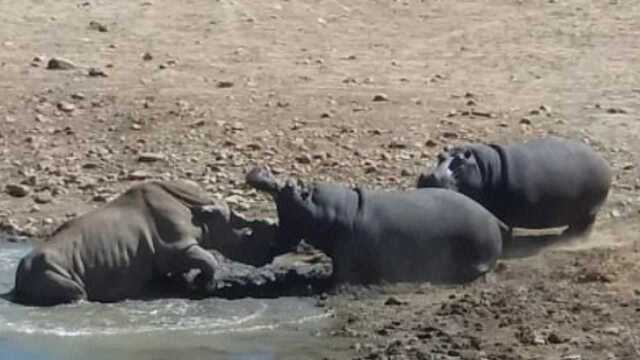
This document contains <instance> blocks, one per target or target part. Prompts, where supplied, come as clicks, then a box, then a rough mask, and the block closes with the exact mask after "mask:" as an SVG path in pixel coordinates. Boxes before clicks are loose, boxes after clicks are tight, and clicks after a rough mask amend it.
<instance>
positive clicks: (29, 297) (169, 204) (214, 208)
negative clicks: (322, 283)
mask: <svg viewBox="0 0 640 360" xmlns="http://www.w3.org/2000/svg"><path fill="white" fill-rule="evenodd" d="M247 227H248V228H247ZM250 228H251V223H249V222H243V219H241V218H239V217H237V216H234V214H233V213H232V212H231V211H230V210H229V209H228V207H227V206H226V204H224V203H214V201H212V200H211V199H210V198H208V197H207V196H206V193H204V192H203V191H202V190H201V189H200V188H199V187H198V186H197V185H195V184H193V183H191V182H187V181H158V182H147V183H143V184H140V185H137V186H134V187H132V188H130V189H129V190H128V191H126V192H125V193H124V194H122V195H120V196H119V197H118V198H116V199H115V200H113V201H111V202H109V203H107V204H105V205H104V206H102V207H100V208H98V209H95V210H93V211H90V212H88V213H86V214H84V215H82V216H80V217H78V218H76V219H73V220H71V221H69V222H67V223H65V224H63V225H62V226H61V227H60V228H58V229H57V230H56V231H55V232H54V233H53V234H52V235H51V237H50V238H49V239H48V240H47V241H45V242H42V243H40V244H39V245H37V246H36V247H35V248H34V249H33V250H32V251H31V252H30V253H29V254H27V255H26V256H25V257H24V258H22V260H21V261H20V262H19V264H18V268H17V271H16V275H15V286H14V288H13V290H12V292H11V295H12V300H13V301H15V302H18V303H22V304H27V305H39V306H49V305H56V304H61V303H68V302H73V301H77V300H88V301H100V302H113V301H119V300H123V299H127V298H139V297H141V298H143V297H145V296H146V295H147V294H148V293H147V291H148V290H149V288H150V287H151V284H152V283H153V282H154V280H157V279H163V278H164V277H169V276H171V275H173V276H174V277H175V276H176V275H181V274H186V273H189V272H192V271H191V270H194V269H195V270H199V271H200V273H199V274H198V276H197V279H196V280H197V281H196V283H197V284H202V285H206V284H210V283H211V282H212V280H213V279H214V273H215V269H216V267H217V265H218V261H217V260H216V258H215V256H213V255H212V253H211V252H209V251H206V250H205V247H206V248H212V249H218V250H220V252H222V253H224V254H225V255H227V256H229V257H231V258H232V259H233V260H240V261H242V260H246V261H247V263H252V262H253V263H259V262H260V261H257V258H256V257H255V256H253V255H252V254H248V255H247V254H243V253H242V252H241V251H232V250H234V249H237V248H241V247H244V246H246V245H247V244H248V243H249V242H250V241H245V238H246V237H247V236H251V234H250V233H251V229H250ZM256 252H267V250H259V251H258V250H257V251H256ZM251 260H253V261H251ZM269 260H270V259H266V260H265V261H264V262H267V261H269ZM258 265H259V264H258Z"/></svg>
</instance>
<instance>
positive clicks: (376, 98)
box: [372, 93, 389, 102]
mask: <svg viewBox="0 0 640 360" xmlns="http://www.w3.org/2000/svg"><path fill="white" fill-rule="evenodd" d="M372 100H373V101H377V102H379V101H389V96H387V94H384V93H379V94H375V95H373V99H372Z"/></svg>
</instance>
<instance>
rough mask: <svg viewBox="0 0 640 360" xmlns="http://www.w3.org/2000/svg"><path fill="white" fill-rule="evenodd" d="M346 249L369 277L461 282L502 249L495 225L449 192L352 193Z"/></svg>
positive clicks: (488, 264)
mask: <svg viewBox="0 0 640 360" xmlns="http://www.w3.org/2000/svg"><path fill="white" fill-rule="evenodd" d="M358 192H359V193H360V197H361V201H360V203H361V205H360V207H359V209H358V215H357V218H356V221H355V223H354V224H355V225H354V230H353V236H352V242H351V244H350V245H351V246H350V247H351V249H350V251H352V252H353V253H354V254H356V258H358V261H355V262H354V265H357V263H362V264H371V265H370V266H369V269H370V271H372V272H378V274H373V276H374V277H380V278H383V279H385V280H389V281H414V280H415V281H421V280H427V281H434V282H464V281H469V280H472V279H473V278H475V277H477V276H478V275H479V274H481V273H483V272H486V271H488V270H489V269H490V268H491V267H492V266H493V264H494V263H495V261H496V259H497V257H498V256H499V255H500V252H501V250H502V236H503V235H502V229H501V226H500V222H499V221H498V220H497V219H496V218H495V217H494V216H493V215H492V214H491V213H490V212H489V211H488V210H486V209H485V208H484V207H482V206H481V205H480V204H478V203H476V202H475V201H473V200H471V199H470V198H468V197H466V196H464V195H462V194H459V193H456V192H454V191H450V190H444V189H435V188H426V189H415V190H411V191H403V192H400V191H397V192H376V191H365V190H358Z"/></svg>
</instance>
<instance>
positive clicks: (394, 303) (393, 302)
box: [384, 296, 408, 306]
mask: <svg viewBox="0 0 640 360" xmlns="http://www.w3.org/2000/svg"><path fill="white" fill-rule="evenodd" d="M384 304H385V305H387V306H398V305H407V304H408V302H407V301H403V300H400V299H398V298H397V297H395V296H390V297H389V298H388V299H387V300H386V301H385V302H384Z"/></svg>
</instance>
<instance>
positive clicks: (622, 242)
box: [0, 0, 640, 360]
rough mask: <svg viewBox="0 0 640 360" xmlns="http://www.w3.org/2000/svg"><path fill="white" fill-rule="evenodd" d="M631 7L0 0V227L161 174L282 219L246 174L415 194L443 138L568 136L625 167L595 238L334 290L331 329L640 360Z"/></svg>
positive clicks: (318, 0) (69, 211) (414, 349)
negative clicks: (456, 279) (439, 276)
mask: <svg viewBox="0 0 640 360" xmlns="http://www.w3.org/2000/svg"><path fill="white" fill-rule="evenodd" d="M638 14H640V3H638V2H635V1H623V0H606V1H605V0H595V1H588V0H545V1H542V0H530V1H521V0H484V1H483V0H460V1H438V0H423V1H418V0H406V1H391V0H351V1H348V2H347V1H345V0H341V1H339V0H277V1H254V0H218V1H212V0H185V1H161V0H153V1H143V0H136V1H124V0H110V1H105V0H95V1H57V2H51V1H44V0H28V1H14V2H7V1H5V2H0V91H1V93H2V97H0V154H1V156H0V184H1V185H2V189H1V190H2V193H1V194H0V229H2V230H4V231H12V232H16V233H20V234H25V235H30V236H34V237H38V238H42V237H43V236H46V234H47V233H48V232H50V231H51V230H52V229H53V228H54V227H56V226H58V225H59V224H60V223H62V222H63V221H65V220H66V219H67V218H69V217H73V216H76V215H77V214H81V213H83V212H85V211H87V210H89V209H91V208H93V207H96V206H99V205H100V204H102V203H104V201H107V200H109V199H110V198H111V197H113V196H114V195H117V194H118V193H120V192H121V191H123V190H124V189H126V188H127V187H129V186H131V184H133V183H134V182H136V181H140V180H143V179H157V178H190V179H192V180H195V181H197V182H198V183H200V184H201V185H203V186H204V187H205V188H206V189H207V190H208V191H209V192H210V193H211V194H212V196H216V197H219V198H223V199H226V200H227V201H228V202H229V203H230V204H231V206H232V207H234V208H235V209H236V210H239V211H242V212H245V213H248V214H250V215H265V214H268V215H270V216H274V214H273V212H272V209H271V205H270V204H269V201H268V199H267V198H266V197H263V196H261V195H258V194H256V193H255V191H252V190H249V189H248V188H246V187H245V186H244V184H243V176H244V173H245V172H246V171H247V169H248V168H249V167H250V166H251V165H254V164H267V165H270V166H271V167H272V168H273V169H274V170H275V171H276V172H278V173H282V174H285V175H289V176H296V177H301V178H303V179H308V180H311V179H313V180H332V181H340V182H348V183H357V184H362V185H365V186H367V187H371V188H374V187H375V188H388V189H395V188H409V187H412V186H413V185H414V183H415V179H416V176H417V174H418V172H419V171H420V169H422V168H423V167H424V166H425V164H429V163H431V162H432V161H433V160H434V158H435V155H436V154H437V153H438V151H440V150H441V149H442V147H443V146H445V145H453V144H458V143H462V142H468V141H484V142H499V143H509V142H516V141H520V140H524V139H530V138H534V137H536V136H541V135H545V134H555V135H558V136H562V137H566V138H573V139H579V140H581V141H585V142H588V143H589V144H591V145H592V146H593V147H594V148H595V149H596V150H597V151H598V152H599V153H601V154H602V155H603V156H604V157H605V158H606V159H607V160H608V161H609V163H610V165H611V167H612V169H613V171H614V173H615V179H614V184H613V187H612V192H611V194H610V197H609V200H608V202H607V204H606V207H605V208H604V209H603V210H602V213H601V216H600V217H599V220H598V223H597V226H596V229H595V232H594V233H593V234H592V236H591V238H590V240H589V241H581V242H579V243H577V244H574V245H572V246H570V247H564V248H555V249H545V250H543V251H542V252H541V253H539V254H537V255H535V256H532V257H528V258H525V259H505V260H504V261H503V262H501V265H500V267H499V270H500V271H498V273H497V274H496V275H495V277H494V279H492V280H491V281H486V282H478V283H475V284H473V285H470V286H466V287H459V288H434V287H429V286H426V285H424V286H404V287H403V286H394V287H389V288H385V289H383V290H381V291H375V294H372V293H369V292H367V291H365V290H362V292H361V293H358V292H352V293H350V294H345V295H342V296H338V297H336V298H335V299H332V300H331V301H330V302H332V303H333V305H334V306H335V307H336V311H337V312H338V314H339V318H340V319H342V321H343V324H341V325H340V328H339V329H337V330H336V331H335V332H334V335H335V336H338V337H353V346H352V348H351V349H350V352H351V356H352V357H354V358H367V359H384V358H390V359H404V358H410V359H440V358H452V359H457V358H464V359H483V358H487V359H563V360H577V359H637V358H640V327H639V326H638V321H639V320H638V319H640V275H638V273H639V272H638V270H639V267H640V265H639V264H640V261H639V260H640V252H639V250H640V235H639V234H640V232H639V230H640V193H639V191H638V190H640V155H639V153H640V141H638V136H639V135H640V41H638V39H639V38H640V16H638ZM52 58H62V59H66V60H68V61H70V62H71V64H69V67H71V68H70V69H66V70H64V69H58V70H54V69H48V63H49V60H50V59H52ZM390 294H392V295H390ZM390 296H391V297H394V300H398V301H394V300H391V303H394V302H398V303H401V304H399V305H384V304H385V302H386V301H387V300H388V298H389V297H390ZM405 302H406V303H405Z"/></svg>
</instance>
